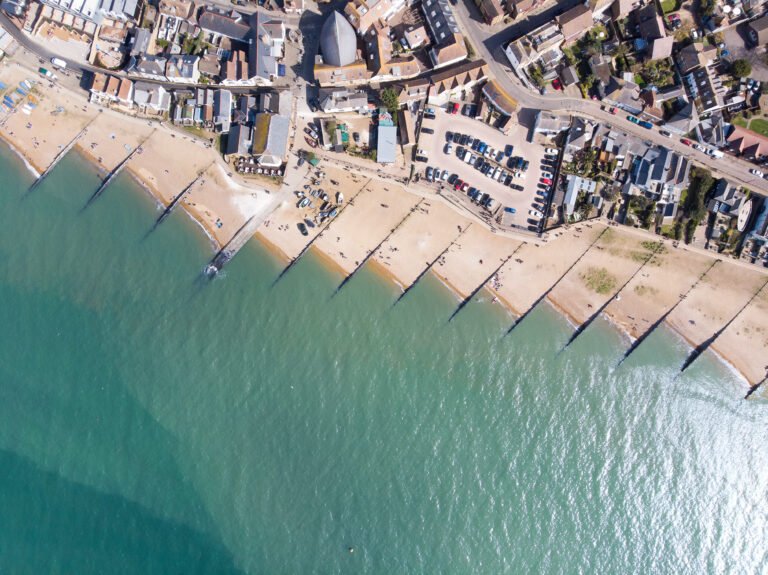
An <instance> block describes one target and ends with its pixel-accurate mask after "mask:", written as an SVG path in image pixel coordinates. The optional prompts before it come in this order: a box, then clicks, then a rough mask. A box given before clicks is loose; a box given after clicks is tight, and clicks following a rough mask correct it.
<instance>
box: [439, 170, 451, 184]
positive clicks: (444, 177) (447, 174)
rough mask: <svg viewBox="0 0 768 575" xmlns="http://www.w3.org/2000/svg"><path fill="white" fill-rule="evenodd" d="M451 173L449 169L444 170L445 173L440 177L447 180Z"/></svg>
mask: <svg viewBox="0 0 768 575" xmlns="http://www.w3.org/2000/svg"><path fill="white" fill-rule="evenodd" d="M449 175H450V174H449V173H448V170H443V175H442V176H440V179H441V180H442V181H444V182H445V181H446V180H447V179H448V176H449Z"/></svg>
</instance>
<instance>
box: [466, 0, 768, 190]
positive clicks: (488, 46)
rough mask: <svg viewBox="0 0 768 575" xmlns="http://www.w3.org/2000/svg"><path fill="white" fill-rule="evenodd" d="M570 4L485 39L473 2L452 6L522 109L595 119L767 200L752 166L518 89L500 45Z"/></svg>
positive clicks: (765, 185) (579, 102)
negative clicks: (713, 156)
mask: <svg viewBox="0 0 768 575" xmlns="http://www.w3.org/2000/svg"><path fill="white" fill-rule="evenodd" d="M571 4H576V2H573V1H572V0H568V2H567V3H564V4H563V5H559V6H553V7H552V8H551V9H549V10H545V11H544V12H542V13H540V14H536V15H535V16H532V17H531V18H529V19H525V20H522V21H521V22H518V23H516V24H514V25H512V26H510V27H509V28H506V29H505V30H503V31H502V32H500V33H498V34H493V35H490V36H489V35H488V26H487V25H486V24H485V23H484V22H483V21H482V17H481V15H480V13H479V11H478V9H477V7H476V6H475V5H474V4H473V3H471V2H466V1H465V2H458V3H457V4H456V5H455V6H454V12H455V14H456V18H457V20H458V22H459V25H460V27H461V28H462V30H463V31H464V34H465V36H467V38H469V40H470V42H471V43H472V46H473V47H474V48H475V50H476V52H477V53H478V55H479V56H481V57H482V58H483V59H484V60H485V61H486V62H487V63H488V67H489V68H490V70H491V72H492V73H493V76H495V77H496V80H497V81H498V82H499V83H500V84H501V86H502V87H503V88H504V89H505V90H506V91H507V93H508V94H509V95H510V96H512V97H513V98H514V99H516V100H517V101H518V104H519V106H520V107H521V108H532V109H534V110H548V111H551V112H555V113H563V112H565V113H569V114H575V115H579V116H583V117H585V118H590V119H593V120H598V121H600V122H602V123H604V124H609V125H611V126H613V127H614V128H616V129H617V130H619V131H621V132H625V133H628V134H632V135H634V136H636V137H638V138H640V139H642V140H648V141H651V142H653V143H654V144H658V145H660V146H664V147H666V148H668V149H670V150H673V151H675V152H678V153H679V154H681V155H682V156H685V157H687V158H689V159H691V160H693V161H695V162H696V163H697V164H700V165H702V166H705V167H706V168H707V169H709V170H710V171H711V172H712V173H713V174H714V175H716V176H720V177H725V178H727V179H729V180H731V181H733V182H738V183H740V184H743V185H744V186H747V187H748V188H749V189H750V190H753V191H757V192H760V193H761V194H763V195H768V182H767V181H765V180H763V179H762V178H759V177H756V176H753V175H752V174H750V173H749V169H750V168H754V167H755V166H754V165H753V164H750V163H748V162H746V161H744V160H740V159H738V158H735V157H733V156H726V157H725V158H723V159H716V158H711V157H710V156H708V155H706V154H705V153H703V152H700V151H698V150H694V149H693V148H691V147H689V146H686V145H685V144H683V143H682V142H680V140H679V139H677V138H672V139H671V138H667V137H665V136H662V135H661V134H660V133H659V132H658V131H656V130H646V129H645V128H641V127H640V126H637V125H635V124H633V123H631V122H629V121H628V120H627V119H626V114H623V115H617V116H614V115H612V114H610V113H609V112H607V111H605V110H601V109H600V103H599V102H595V101H593V100H584V99H580V98H569V97H565V96H563V95H562V94H546V95H540V94H537V93H535V92H532V91H531V90H529V89H528V88H526V87H525V86H523V84H522V82H521V81H520V80H519V79H518V78H517V77H516V76H515V75H514V72H513V71H512V69H511V68H510V66H509V65H508V63H507V58H506V55H505V54H504V48H503V46H504V44H506V43H507V42H509V41H510V40H511V39H513V38H516V37H519V36H520V35H522V34H525V33H527V32H530V31H531V30H533V29H535V28H536V27H538V26H540V25H541V24H542V23H544V22H548V21H550V20H552V19H554V17H555V16H556V15H557V14H558V13H559V12H561V11H563V9H564V8H566V7H569V6H570V5H571ZM566 9H567V8H566Z"/></svg>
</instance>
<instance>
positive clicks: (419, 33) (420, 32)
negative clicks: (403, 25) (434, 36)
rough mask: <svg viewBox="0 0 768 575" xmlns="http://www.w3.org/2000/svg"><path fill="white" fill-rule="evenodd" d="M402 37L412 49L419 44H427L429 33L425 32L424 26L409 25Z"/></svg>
mask: <svg viewBox="0 0 768 575" xmlns="http://www.w3.org/2000/svg"><path fill="white" fill-rule="evenodd" d="M403 37H404V38H405V41H406V42H408V45H409V46H410V47H411V49H412V50H415V49H416V48H418V47H419V46H424V45H425V44H429V35H428V34H427V29H426V28H424V26H411V27H409V28H408V30H406V31H405V34H404V35H403Z"/></svg>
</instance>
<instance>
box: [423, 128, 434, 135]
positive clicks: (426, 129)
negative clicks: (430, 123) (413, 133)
mask: <svg viewBox="0 0 768 575" xmlns="http://www.w3.org/2000/svg"><path fill="white" fill-rule="evenodd" d="M421 131H422V132H424V133H425V134H434V133H435V131H434V130H433V129H432V128H422V129H421Z"/></svg>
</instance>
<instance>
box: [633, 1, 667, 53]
mask: <svg viewBox="0 0 768 575" xmlns="http://www.w3.org/2000/svg"><path fill="white" fill-rule="evenodd" d="M636 14H637V22H638V25H639V26H640V36H641V37H642V38H643V40H645V41H646V42H647V43H649V44H650V43H651V41H653V40H656V39H658V38H664V37H665V36H666V35H667V31H666V30H665V29H664V21H663V20H662V19H661V15H660V14H659V11H658V10H657V9H656V4H655V3H654V2H650V3H649V4H646V5H645V6H643V7H642V8H640V9H639V10H638V11H637V12H636Z"/></svg>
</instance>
